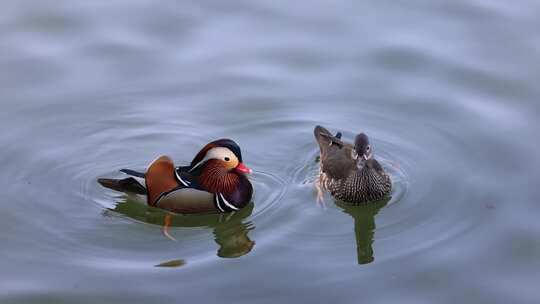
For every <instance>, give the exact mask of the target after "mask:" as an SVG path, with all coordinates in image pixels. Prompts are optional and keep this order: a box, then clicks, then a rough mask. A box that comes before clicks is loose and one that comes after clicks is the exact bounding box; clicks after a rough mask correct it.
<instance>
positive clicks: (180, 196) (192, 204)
mask: <svg viewBox="0 0 540 304" xmlns="http://www.w3.org/2000/svg"><path fill="white" fill-rule="evenodd" d="M215 198H216V195H215V194H213V193H210V192H206V191H204V190H198V189H193V188H178V189H174V190H172V191H170V192H167V193H164V195H162V196H161V197H160V198H159V200H158V201H157V202H156V205H155V206H156V207H158V208H161V209H165V210H169V211H172V212H175V213H208V212H216V210H219V209H218V208H217V206H216V200H215Z"/></svg>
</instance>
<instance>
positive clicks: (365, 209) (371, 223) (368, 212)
mask: <svg viewBox="0 0 540 304" xmlns="http://www.w3.org/2000/svg"><path fill="white" fill-rule="evenodd" d="M389 201H390V198H386V199H384V200H380V201H376V202H370V203H366V204H356V205H355V204H351V203H347V202H342V201H336V202H335V204H336V206H338V207H339V208H341V209H342V210H343V212H345V213H347V214H348V215H350V216H352V217H353V219H354V234H355V236H356V252H357V258H358V264H360V265H363V264H369V263H371V262H373V261H374V260H375V257H374V252H373V235H374V234H375V215H377V213H379V210H381V208H382V207H384V206H386V204H387V203H388V202H389Z"/></svg>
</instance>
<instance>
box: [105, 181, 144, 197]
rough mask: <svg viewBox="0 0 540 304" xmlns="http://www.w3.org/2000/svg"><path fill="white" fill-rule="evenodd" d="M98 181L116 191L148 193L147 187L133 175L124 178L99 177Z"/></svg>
mask: <svg viewBox="0 0 540 304" xmlns="http://www.w3.org/2000/svg"><path fill="white" fill-rule="evenodd" d="M97 181H98V183H100V184H101V185H102V186H103V187H105V188H109V189H113V190H116V191H120V192H130V193H136V194H146V188H145V187H144V186H143V185H141V183H139V181H137V180H136V179H135V178H133V177H128V178H124V179H112V178H98V180H97Z"/></svg>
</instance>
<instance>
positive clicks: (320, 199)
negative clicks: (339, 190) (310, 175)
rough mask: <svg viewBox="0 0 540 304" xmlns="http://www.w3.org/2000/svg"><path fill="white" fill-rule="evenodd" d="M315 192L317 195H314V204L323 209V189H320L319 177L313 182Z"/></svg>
mask: <svg viewBox="0 0 540 304" xmlns="http://www.w3.org/2000/svg"><path fill="white" fill-rule="evenodd" d="M315 190H316V191H317V194H316V198H315V200H316V202H317V205H319V206H321V207H323V208H324V207H325V204H324V191H323V187H322V184H321V178H320V177H317V179H316V180H315Z"/></svg>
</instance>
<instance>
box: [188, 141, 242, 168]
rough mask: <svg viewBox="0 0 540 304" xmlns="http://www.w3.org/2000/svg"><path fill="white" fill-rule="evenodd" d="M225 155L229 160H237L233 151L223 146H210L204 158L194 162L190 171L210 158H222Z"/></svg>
mask: <svg viewBox="0 0 540 304" xmlns="http://www.w3.org/2000/svg"><path fill="white" fill-rule="evenodd" d="M226 157H228V158H229V160H236V161H238V158H237V157H236V155H234V153H233V152H232V151H231V150H229V149H228V148H225V147H217V148H212V149H210V150H208V152H207V153H206V155H205V156H204V158H203V159H202V160H201V161H200V162H198V163H197V164H195V166H193V167H192V168H191V170H190V171H193V170H194V169H195V168H197V167H198V166H200V165H202V164H203V163H205V162H206V161H208V160H210V159H219V160H224V159H225V158H226Z"/></svg>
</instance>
